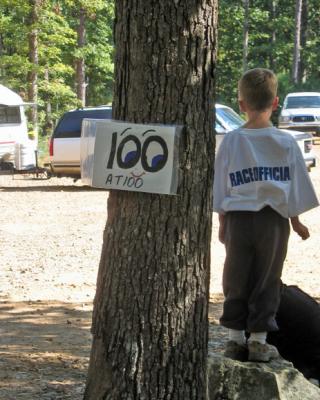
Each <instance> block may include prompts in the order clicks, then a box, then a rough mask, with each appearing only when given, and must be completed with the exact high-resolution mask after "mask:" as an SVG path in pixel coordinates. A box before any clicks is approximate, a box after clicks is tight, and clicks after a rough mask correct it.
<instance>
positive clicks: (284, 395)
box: [208, 353, 320, 400]
mask: <svg viewBox="0 0 320 400" xmlns="http://www.w3.org/2000/svg"><path fill="white" fill-rule="evenodd" d="M208 363H209V364H208V399H209V400H320V389H319V388H318V387H317V386H315V385H314V384H312V383H310V382H309V381H308V380H306V379H305V378H304V376H303V375H302V374H301V373H300V372H299V371H297V370H296V369H295V368H293V366H292V364H291V363H289V362H288V361H285V360H283V359H279V360H274V361H272V362H270V363H265V364H264V363H254V362H245V363H242V362H238V361H234V360H230V359H228V358H225V357H223V356H222V355H221V354H214V353H209V358H208Z"/></svg>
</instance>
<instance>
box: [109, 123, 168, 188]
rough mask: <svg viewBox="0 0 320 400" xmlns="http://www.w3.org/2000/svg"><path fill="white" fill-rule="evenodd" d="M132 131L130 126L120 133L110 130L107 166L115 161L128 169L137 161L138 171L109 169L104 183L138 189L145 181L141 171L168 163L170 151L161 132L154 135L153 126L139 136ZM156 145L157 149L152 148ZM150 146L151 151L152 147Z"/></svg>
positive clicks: (143, 173) (152, 170)
mask: <svg viewBox="0 0 320 400" xmlns="http://www.w3.org/2000/svg"><path fill="white" fill-rule="evenodd" d="M131 131H132V127H129V128H126V129H124V130H123V131H122V132H121V133H120V134H119V133H118V132H113V133H112V138H111V148H110V153H109V156H108V158H107V162H106V168H107V169H108V170H112V169H113V168H114V166H115V161H116V164H117V166H118V168H121V169H123V170H130V169H132V168H135V167H136V166H137V165H138V164H139V162H140V164H139V165H141V168H142V171H141V172H140V173H139V174H137V173H135V172H134V171H131V173H130V175H131V176H130V177H128V176H125V175H114V174H111V173H109V175H108V176H107V179H106V182H105V183H106V185H113V184H115V185H117V186H122V187H128V188H132V187H134V188H136V189H140V188H141V187H142V186H143V184H144V181H143V178H142V176H143V175H145V174H146V173H147V172H150V173H155V172H158V171H160V170H162V169H163V168H164V167H165V165H166V163H167V160H168V154H169V151H168V146H167V143H166V142H165V140H164V139H163V138H162V137H161V136H159V135H154V133H156V132H157V131H156V130H155V129H147V130H145V131H144V132H142V134H140V135H139V136H140V137H138V136H137V135H134V134H132V133H131ZM125 135H126V136H125ZM150 135H151V136H150ZM155 145H156V151H155V149H154V147H155ZM152 147H153V152H152V151H151V150H152ZM152 153H153V154H152Z"/></svg>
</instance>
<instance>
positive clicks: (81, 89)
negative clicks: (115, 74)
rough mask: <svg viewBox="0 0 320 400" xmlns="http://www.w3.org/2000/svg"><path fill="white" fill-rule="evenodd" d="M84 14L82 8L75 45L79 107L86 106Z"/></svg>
mask: <svg viewBox="0 0 320 400" xmlns="http://www.w3.org/2000/svg"><path fill="white" fill-rule="evenodd" d="M85 20H86V12H85V10H84V9H83V8H81V9H80V11H79V25H78V29H77V44H78V51H79V56H78V57H77V58H76V86H77V98H78V100H79V101H80V103H81V106H82V107H84V106H85V105H86V76H85V61H84V56H83V54H82V52H83V48H84V46H85V43H86V29H85Z"/></svg>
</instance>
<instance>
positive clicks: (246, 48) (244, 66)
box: [242, 0, 250, 71]
mask: <svg viewBox="0 0 320 400" xmlns="http://www.w3.org/2000/svg"><path fill="white" fill-rule="evenodd" d="M243 7H244V21H243V59H242V69H243V71H246V70H247V69H248V53H249V7H250V0H243Z"/></svg>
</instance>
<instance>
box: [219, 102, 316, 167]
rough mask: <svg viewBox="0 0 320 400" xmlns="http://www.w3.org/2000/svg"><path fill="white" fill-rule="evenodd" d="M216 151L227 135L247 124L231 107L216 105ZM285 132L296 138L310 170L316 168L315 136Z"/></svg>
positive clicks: (290, 131)
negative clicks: (313, 148)
mask: <svg viewBox="0 0 320 400" xmlns="http://www.w3.org/2000/svg"><path fill="white" fill-rule="evenodd" d="M215 107H216V121H215V130H216V150H217V149H218V148H219V146H220V143H221V142H222V139H223V137H224V135H225V134H226V133H228V132H229V131H231V130H233V129H237V128H239V127H240V126H242V125H243V124H244V123H245V120H244V119H243V118H242V117H241V116H240V115H239V114H237V113H236V112H235V111H234V110H233V109H232V108H231V107H228V106H225V105H222V104H216V106H215ZM282 130H283V131H284V132H287V133H289V134H290V135H291V136H293V137H294V138H295V140H296V141H297V144H298V146H299V147H300V150H301V152H302V155H303V158H304V160H305V163H306V166H307V168H308V169H310V168H311V167H315V166H316V157H315V154H314V153H313V150H312V147H313V136H312V134H311V133H308V132H299V131H292V130H288V129H282Z"/></svg>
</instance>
